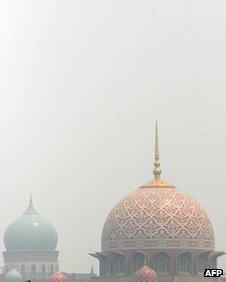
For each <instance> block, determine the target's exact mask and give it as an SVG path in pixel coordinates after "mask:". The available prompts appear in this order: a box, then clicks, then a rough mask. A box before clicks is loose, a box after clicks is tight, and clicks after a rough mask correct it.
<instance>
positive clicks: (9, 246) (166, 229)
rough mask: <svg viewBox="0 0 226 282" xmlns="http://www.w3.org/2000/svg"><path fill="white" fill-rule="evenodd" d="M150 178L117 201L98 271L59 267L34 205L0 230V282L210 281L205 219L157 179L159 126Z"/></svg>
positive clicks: (211, 253) (214, 254)
mask: <svg viewBox="0 0 226 282" xmlns="http://www.w3.org/2000/svg"><path fill="white" fill-rule="evenodd" d="M153 174H154V179H153V180H151V181H150V182H148V183H146V184H144V185H142V186H141V187H140V188H138V189H137V190H136V191H133V192H132V193H130V194H129V195H127V196H125V197H124V198H122V199H121V201H119V203H118V204H116V206H115V207H114V208H113V209H112V210H111V211H110V213H109V215H108V216H107V219H106V221H105V223H104V226H103V231H102V238H101V251H100V252H95V253H92V254H91V256H92V257H94V258H96V259H97V260H98V261H99V275H98V276H97V275H95V274H94V272H93V270H92V271H91V273H87V274H78V273H63V272H60V271H59V262H58V255H59V253H58V251H57V250H56V247H57V241H58V235H57V231H56V229H55V228H54V227H53V225H52V224H51V223H49V222H48V221H46V220H45V219H44V218H42V217H41V216H40V215H39V213H38V212H37V211H36V210H35V208H34V207H33V203H32V198H30V203H29V206H28V208H27V210H26V211H25V212H24V213H23V214H22V215H21V216H20V217H19V218H18V219H16V220H15V221H14V222H12V223H11V224H10V225H9V226H8V227H7V229H6V231H5V234H4V244H5V249H6V250H5V251H4V252H3V257H4V271H3V273H2V275H1V276H0V282H3V281H5V282H22V281H27V280H30V281H31V282H46V281H48V282H204V281H205V282H208V281H210V280H208V279H207V278H204V277H203V272H204V270H205V269H206V268H216V267H217V258H218V257H220V256H222V255H223V254H224V252H222V251H215V247H214V232H213V227H212V224H211V221H210V219H209V217H208V215H207V213H206V212H205V210H204V209H203V208H202V207H201V205H200V204H199V203H198V202H196V201H195V200H194V199H192V198H191V197H190V196H188V195H187V194H186V193H184V192H183V191H181V190H180V189H178V188H176V187H175V186H173V185H172V184H170V183H168V182H167V181H165V180H164V179H162V178H161V167H160V160H159V141H158V128H157V124H156V131H155V163H154V170H153ZM218 281H220V280H218ZM221 281H224V282H226V279H223V280H221Z"/></svg>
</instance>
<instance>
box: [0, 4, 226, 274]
mask: <svg viewBox="0 0 226 282" xmlns="http://www.w3.org/2000/svg"><path fill="white" fill-rule="evenodd" d="M0 36H1V45H0V185H1V206H0V238H1V240H0V241H1V244H0V249H1V251H3V250H4V246H3V233H4V230H5V228H6V227H7V225H8V224H9V223H10V222H11V221H12V220H14V219H15V218H16V217H17V216H18V215H19V214H21V213H22V212H23V211H24V210H25V208H26V207H27V204H28V197H29V191H30V189H32V191H33V197H34V205H35V207H36V208H37V210H38V211H39V212H40V213H41V214H42V215H43V216H44V217H45V218H47V219H48V220H49V221H51V222H52V223H53V224H54V226H55V227H56V228H57V230H58V233H59V244H58V250H59V251H60V264H61V270H63V271H73V272H85V271H89V270H90V266H91V265H92V264H94V266H95V270H97V264H96V263H95V259H93V258H91V257H89V255H88V253H89V252H94V251H98V250H100V239H101V231H102V226H103V224H104V220H105V218H106V216H107V214H108V212H109V211H110V209H111V208H112V207H113V206H114V204H115V203H117V202H118V201H119V200H120V198H122V197H123V196H124V195H126V194H127V193H129V192H130V191H133V190H134V189H136V188H137V187H139V186H140V185H141V184H143V183H145V182H147V181H148V180H150V179H151V178H152V167H153V154H152V152H153V140H154V138H153V134H154V121H155V120H158V121H159V131H160V149H161V161H162V168H163V176H164V177H165V178H166V179H167V180H168V181H169V182H171V183H173V184H175V185H176V186H178V187H180V188H181V189H182V190H183V191H185V192H187V193H188V194H189V195H191V196H193V197H194V198H195V199H196V200H198V201H199V202H200V203H201V204H202V205H203V207H205V209H206V211H207V212H208V214H209V216H210V218H211V220H212V222H213V225H214V230H215V237H216V249H217V250H224V251H226V216H225V210H226V204H225V202H226V177H225V171H226V1H225V0H186V1H185V0H171V1H169V0H136V1H135V0H124V1H121V0H120V1H119V0H114V1H113V0H107V1H106V0H51V1H48V0H38V1H33V0H21V1H16V0H15V1H10V0H7V1H1V2H0ZM222 261H223V263H224V266H225V268H226V258H224V259H223V260H222ZM0 262H2V259H1V261H0Z"/></svg>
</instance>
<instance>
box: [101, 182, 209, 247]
mask: <svg viewBox="0 0 226 282" xmlns="http://www.w3.org/2000/svg"><path fill="white" fill-rule="evenodd" d="M163 247H165V248H174V249H175V248H178V249H181V248H182V249H207V250H213V249H214V233H213V228H212V224H211V222H210V220H209V218H208V215H207V214H206V212H205V211H204V210H203V208H202V207H201V206H200V204H199V203H197V202H196V201H195V200H193V199H192V198H191V197H189V196H188V195H187V194H185V193H184V192H182V191H180V190H178V189H176V188H175V187H172V186H168V187H145V186H144V187H141V188H140V189H138V190H136V191H135V192H133V193H130V194H129V195H128V196H126V197H124V198H123V199H122V200H121V201H120V202H119V203H118V204H117V205H116V206H115V207H114V208H113V209H112V211H111V212H110V214H109V215H108V217H107V219H106V222H105V224H104V227H103V232H102V250H103V251H105V250H114V249H115V250H122V249H134V248H143V249H148V248H163Z"/></svg>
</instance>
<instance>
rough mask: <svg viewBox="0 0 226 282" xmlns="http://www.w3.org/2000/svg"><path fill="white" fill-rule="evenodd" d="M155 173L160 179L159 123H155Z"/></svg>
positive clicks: (156, 177)
mask: <svg viewBox="0 0 226 282" xmlns="http://www.w3.org/2000/svg"><path fill="white" fill-rule="evenodd" d="M154 166H155V167H154V169H153V174H154V176H155V179H159V178H160V175H161V172H162V171H161V168H160V161H159V137H158V123H157V121H156V123H155V162H154Z"/></svg>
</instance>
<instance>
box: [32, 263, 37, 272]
mask: <svg viewBox="0 0 226 282" xmlns="http://www.w3.org/2000/svg"><path fill="white" fill-rule="evenodd" d="M31 272H32V273H36V265H35V264H32V266H31Z"/></svg>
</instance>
